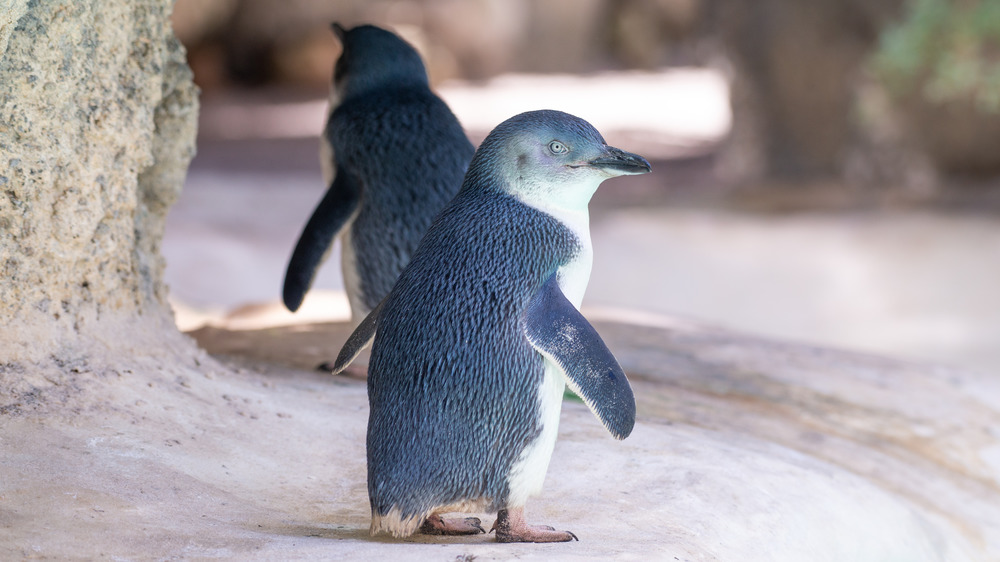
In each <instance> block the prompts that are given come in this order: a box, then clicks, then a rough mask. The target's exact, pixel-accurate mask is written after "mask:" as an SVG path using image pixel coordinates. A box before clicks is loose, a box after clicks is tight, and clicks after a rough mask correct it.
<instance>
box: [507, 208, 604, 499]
mask: <svg viewBox="0 0 1000 562" xmlns="http://www.w3.org/2000/svg"><path fill="white" fill-rule="evenodd" d="M561 218H563V224H567V221H566V220H565V217H561ZM567 226H570V228H572V230H573V232H574V234H576V236H577V238H578V239H579V242H580V245H581V249H580V252H579V254H577V256H576V259H574V260H573V261H572V262H570V263H568V264H566V265H564V266H563V267H561V268H559V271H558V272H557V273H556V275H557V280H558V282H559V289H560V290H561V291H562V293H563V294H564V295H566V298H567V299H568V300H569V301H570V302H571V303H573V306H575V307H576V308H577V309H578V310H579V308H580V303H581V302H582V301H583V294H584V293H585V292H586V291H587V284H588V283H589V281H590V270H591V266H592V265H593V257H594V251H593V247H592V246H591V243H590V230H589V228H588V225H587V221H586V220H584V221H583V223H582V224H580V223H579V222H577V223H576V224H567ZM565 390H566V378H565V376H564V375H563V373H562V369H560V368H559V367H558V366H556V364H555V363H553V362H552V361H551V360H549V359H548V358H546V359H545V375H544V378H543V380H542V385H541V386H540V387H539V389H538V420H539V422H540V423H541V427H542V433H541V434H540V435H539V436H538V437H537V438H536V439H535V440H534V441H532V442H531V443H529V444H528V446H527V448H525V450H524V452H522V453H521V458H519V459H518V461H517V463H516V464H515V465H514V467H513V469H512V470H511V473H510V476H509V478H508V485H509V487H510V497H509V499H508V506H509V507H520V506H523V505H524V504H525V503H526V502H527V500H528V498H529V497H530V496H534V495H537V494H538V493H540V492H541V491H542V483H543V482H544V480H545V473H546V472H548V469H549V461H550V460H551V459H552V450H553V449H554V448H555V444H556V434H557V433H558V432H559V414H560V413H561V411H562V401H563V393H564V392H565Z"/></svg>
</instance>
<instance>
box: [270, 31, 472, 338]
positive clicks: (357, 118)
mask: <svg viewBox="0 0 1000 562" xmlns="http://www.w3.org/2000/svg"><path fill="white" fill-rule="evenodd" d="M331 27H332V29H333V31H334V33H335V34H336V35H337V37H338V38H339V39H340V42H341V44H342V45H343V52H342V53H341V55H340V58H339V59H338V60H337V63H336V66H335V68H334V75H333V81H332V85H331V89H330V105H329V109H328V113H327V121H326V126H325V128H324V130H323V134H322V136H321V139H320V144H321V147H320V163H321V165H322V168H323V176H324V181H325V182H326V185H327V192H326V194H325V195H324V196H323V198H322V200H321V201H320V202H319V205H318V206H317V207H316V209H315V211H313V214H312V216H311V217H310V218H309V221H308V222H307V223H306V225H305V228H304V229H303V231H302V234H301V236H300V237H299V241H298V243H297V244H296V246H295V249H294V251H293V253H292V256H291V259H290V260H289V263H288V269H287V271H286V274H285V282H284V289H283V293H282V297H283V301H284V303H285V306H286V307H287V308H288V309H289V310H291V311H293V312H294V311H296V310H298V308H299V307H300V306H301V304H302V300H303V299H304V298H305V294H306V292H307V291H308V290H309V288H310V286H311V285H312V282H313V279H314V277H315V275H316V272H317V270H318V268H319V267H320V265H321V264H322V262H323V261H324V259H325V258H326V256H327V255H328V253H329V251H330V248H331V247H332V246H333V241H334V239H335V238H336V237H337V236H338V235H339V236H340V238H341V242H342V247H341V252H342V256H341V269H342V271H343V275H344V287H345V289H346V291H347V296H348V300H349V301H350V304H351V315H352V317H353V318H354V321H355V322H358V321H360V320H361V319H362V318H364V317H365V315H366V314H367V313H368V312H369V311H370V310H371V309H372V308H374V307H375V306H376V305H377V304H378V303H379V302H380V301H381V300H382V298H383V297H385V295H386V294H388V293H389V290H390V289H391V288H392V285H393V283H395V281H396V278H397V277H398V276H399V272H400V271H402V269H403V266H404V265H406V263H407V262H408V261H409V259H410V254H411V253H412V252H413V250H414V249H416V247H417V243H418V242H419V241H420V238H421V237H422V236H423V234H424V232H425V231H426V230H427V227H429V226H430V224H431V221H432V220H433V219H434V217H435V216H436V215H437V213H438V212H439V211H440V210H441V209H442V208H443V207H444V206H445V204H446V203H447V202H448V201H450V200H451V198H452V197H453V196H454V195H455V194H456V193H457V192H458V190H459V188H460V187H461V185H462V177H463V175H464V174H465V170H466V168H467V167H468V164H469V160H470V159H471V158H472V154H473V152H474V151H475V149H474V148H473V146H472V144H471V143H470V142H469V140H468V138H467V137H466V136H465V133H464V131H463V130H462V126H461V125H460V124H459V122H458V119H457V118H456V117H455V115H454V114H453V113H452V112H451V110H450V109H449V108H448V106H447V105H446V104H445V103H444V102H443V101H442V100H441V98H439V97H438V96H436V95H435V94H434V93H433V92H432V91H431V90H430V86H429V84H428V81H427V72H426V70H425V69H424V64H423V62H422V61H421V59H420V55H419V54H418V53H417V52H416V50H414V49H413V47H411V46H410V45H409V44H407V43H406V42H405V41H403V40H402V39H400V38H399V37H398V36H396V35H395V34H393V33H391V32H389V31H386V30H384V29H381V28H378V27H375V26H371V25H362V26H358V27H355V28H353V29H345V28H344V27H342V26H341V25H339V24H337V23H334V24H332V26H331Z"/></svg>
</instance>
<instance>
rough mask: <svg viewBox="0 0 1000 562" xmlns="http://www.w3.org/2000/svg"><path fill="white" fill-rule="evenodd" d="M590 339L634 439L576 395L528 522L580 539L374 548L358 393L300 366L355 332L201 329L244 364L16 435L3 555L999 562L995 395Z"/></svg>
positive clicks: (647, 339) (890, 367)
mask: <svg viewBox="0 0 1000 562" xmlns="http://www.w3.org/2000/svg"><path fill="white" fill-rule="evenodd" d="M653 320H655V321H653ZM596 327H597V329H598V330H599V331H600V332H601V333H602V335H604V337H605V339H606V340H607V342H608V343H609V345H610V347H611V349H612V350H613V351H614V352H615V354H616V356H617V357H618V358H619V359H620V361H621V362H622V365H623V366H624V367H625V370H626V371H627V372H628V374H629V376H630V378H631V380H632V383H633V387H634V389H635V391H636V396H637V398H638V412H639V415H638V423H637V425H636V428H635V431H634V432H633V434H632V435H631V436H630V437H629V438H628V439H626V440H625V441H615V440H614V439H612V438H611V437H610V436H609V435H608V434H607V432H606V431H604V429H603V428H602V427H601V425H600V423H599V422H598V421H597V420H596V419H595V418H594V417H593V415H591V414H590V412H589V411H587V409H586V407H585V406H584V405H583V404H581V403H579V402H576V401H567V402H566V404H565V407H564V411H563V416H562V421H561V428H560V437H559V441H558V442H557V445H556V449H555V453H554V455H553V459H552V466H551V468H550V470H549V474H548V477H547V479H546V487H545V490H544V492H543V493H542V495H541V496H540V497H538V498H535V499H534V500H532V501H531V502H530V503H529V506H528V511H529V516H530V517H531V518H532V519H533V520H534V521H537V522H539V523H543V522H544V523H548V524H553V525H556V526H557V527H558V528H565V529H570V530H572V531H574V532H576V533H577V534H578V535H579V537H580V542H573V543H566V544H554V545H553V544H550V545H500V544H496V543H495V542H493V538H492V537H490V536H484V535H479V536H475V537H467V538H441V537H427V536H417V537H413V538H410V539H406V540H399V541H397V540H391V539H387V538H384V537H383V538H378V539H371V538H370V537H369V536H368V522H369V516H368V503H367V497H366V492H365V461H364V439H365V438H364V435H365V426H366V417H367V400H366V392H365V385H364V383H363V381H359V380H356V379H351V378H342V377H331V376H329V375H325V374H321V373H317V372H315V371H312V370H309V371H306V370H302V369H299V368H297V367H293V366H290V365H300V366H306V365H312V364H314V363H315V362H316V361H317V360H319V359H326V358H329V357H330V354H331V353H335V351H336V350H337V348H338V346H339V344H340V342H341V341H343V339H344V338H346V336H347V334H348V332H349V331H350V327H349V326H348V325H346V324H325V325H304V326H295V327H288V328H271V329H266V330H255V331H254V330H251V331H230V330H226V329H219V328H207V329H203V330H200V331H199V332H196V333H194V334H193V335H194V336H195V337H196V338H197V339H198V341H199V342H200V343H201V344H202V345H204V346H205V347H206V348H207V349H209V350H213V351H215V352H222V353H230V354H236V355H233V356H232V357H233V358H232V359H231V360H232V361H235V362H236V365H238V366H243V369H242V370H240V371H238V372H234V371H232V370H228V369H217V370H214V371H213V370H205V372H204V373H191V374H189V375H186V376H182V377H177V378H173V377H165V376H160V377H158V378H156V377H154V378H148V379H141V378H138V377H128V378H125V379H123V380H121V381H115V382H114V383H107V384H106V385H105V387H106V391H107V393H108V396H109V400H110V401H111V402H112V403H114V404H117V405H118V406H117V407H115V408H108V409H102V410H95V411H91V412H82V413H81V414H80V415H78V416H76V417H75V418H74V419H73V420H72V423H62V424H56V423H52V422H51V421H50V422H47V423H41V422H38V421H32V420H25V419H17V420H11V421H10V422H9V423H7V422H5V423H4V424H3V425H2V426H0V439H2V443H3V450H4V455H3V456H2V457H0V471H2V474H3V479H2V480H0V486H2V488H0V496H2V500H0V558H4V559H18V558H24V557H31V556H37V557H49V558H69V557H72V558H81V559H88V558H102V557H106V558H112V557H118V558H134V559H150V558H161V557H167V556H171V555H172V556H178V557H183V558H224V559H233V560H237V559H248V558H256V559H299V560H308V559H316V560H320V559H325V560H328V559H342V560H343V559H352V560H372V559H384V558H390V559H391V558H397V559H407V560H456V559H470V558H471V557H475V558H476V559H477V560H509V559H511V558H518V559H519V560H552V559H565V560H576V559H580V558H583V557H593V558H594V559H615V560H619V559H644V560H646V559H649V560H675V559H676V560H748V561H754V560H761V561H765V560H766V561H800V560H810V561H831V562H832V561H837V562H839V561H842V560H873V561H884V560H906V561H908V562H920V561H938V560H949V561H965V560H970V561H971V560H975V561H984V560H1000V398H998V397H1000V392H998V390H1000V389H998V388H997V387H998V383H997V381H996V380H993V379H990V378H987V377H979V376H975V375H972V374H969V373H963V372H959V371H953V370H947V369H940V368H933V367H927V366H921V365H915V364H907V363H900V362H896V361H891V360H886V359H880V358H876V357H870V356H863V355H857V354H851V353H846V352H836V351H830V350H825V349H818V348H813V347H806V346H800V345H793V344H787V343H781V342H774V341H767V340H762V339H758V338H754V337H749V336H745V335H740V334H733V333H727V332H722V331H719V330H714V329H707V328H703V327H698V326H690V325H684V324H680V323H677V322H671V321H665V320H663V319H650V318H639V319H637V321H636V322H633V323H629V324H624V323H620V322H607V321H605V322H597V323H596ZM265 360H266V361H265ZM150 384H151V385H152V386H150ZM484 517H485V524H486V526H487V527H488V526H489V524H490V523H491V521H492V517H491V516H489V515H486V516H484ZM432 544H439V546H432Z"/></svg>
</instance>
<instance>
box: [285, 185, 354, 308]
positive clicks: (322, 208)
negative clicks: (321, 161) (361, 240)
mask: <svg viewBox="0 0 1000 562" xmlns="http://www.w3.org/2000/svg"><path fill="white" fill-rule="evenodd" d="M360 200H361V190H360V189H359V186H358V185H357V184H356V183H355V181H354V180H352V179H351V178H350V174H347V173H344V172H340V173H338V174H337V175H336V176H335V177H334V178H333V182H332V183H331V184H330V188H329V189H328V190H327V191H326V195H324V196H323V199H322V200H321V201H320V202H319V205H317V206H316V210H315V211H313V214H312V216H311V217H309V222H307V223H306V226H305V228H303V229H302V234H301V235H300V236H299V241H298V243H297V244H296V245H295V250H294V251H293V252H292V257H291V259H289V260H288V269H287V271H286V272H285V286H284V289H283V291H282V295H281V296H282V300H283V301H284V302H285V307H287V308H288V310H291V311H292V312H295V311H296V310H298V309H299V307H300V306H302V300H303V299H304V298H305V296H306V292H307V291H308V290H309V287H311V286H312V282H313V279H314V278H315V277H316V272H317V271H318V270H319V266H320V264H322V263H323V261H324V260H326V257H327V255H328V254H329V253H330V248H331V247H332V246H333V239H334V238H336V236H337V233H338V232H340V229H341V228H343V227H344V224H345V223H346V222H347V220H348V219H350V218H351V215H352V214H354V210H355V209H357V207H358V203H359V201H360Z"/></svg>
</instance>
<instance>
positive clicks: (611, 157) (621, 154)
mask: <svg viewBox="0 0 1000 562" xmlns="http://www.w3.org/2000/svg"><path fill="white" fill-rule="evenodd" d="M588 164H589V165H590V166H592V167H594V168H597V169H599V170H603V171H605V172H607V173H609V174H612V175H615V176H625V175H629V176H632V175H636V174H646V173H649V172H650V170H652V167H651V166H650V165H649V162H647V161H646V159H645V158H643V157H642V156H639V155H638V154H632V153H631V152H625V151H624V150H622V149H620V148H615V147H613V146H605V147H604V153H603V154H601V155H600V156H598V157H597V158H595V159H593V160H591V161H590V162H588Z"/></svg>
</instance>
